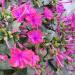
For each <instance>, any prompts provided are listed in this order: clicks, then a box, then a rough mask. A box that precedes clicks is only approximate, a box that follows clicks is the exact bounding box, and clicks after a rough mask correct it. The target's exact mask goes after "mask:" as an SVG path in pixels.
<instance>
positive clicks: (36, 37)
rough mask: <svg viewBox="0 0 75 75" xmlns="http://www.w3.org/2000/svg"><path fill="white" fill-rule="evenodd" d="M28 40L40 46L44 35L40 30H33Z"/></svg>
mask: <svg viewBox="0 0 75 75" xmlns="http://www.w3.org/2000/svg"><path fill="white" fill-rule="evenodd" d="M28 38H29V41H30V42H31V43H32V44H40V43H42V42H43V34H42V32H41V31H40V30H32V31H30V32H28Z"/></svg>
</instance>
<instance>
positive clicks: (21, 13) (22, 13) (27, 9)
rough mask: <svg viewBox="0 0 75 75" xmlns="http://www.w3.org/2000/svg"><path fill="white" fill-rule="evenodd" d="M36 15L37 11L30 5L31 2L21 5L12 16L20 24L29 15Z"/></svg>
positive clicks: (13, 11) (14, 10)
mask: <svg viewBox="0 0 75 75" xmlns="http://www.w3.org/2000/svg"><path fill="white" fill-rule="evenodd" d="M33 13H36V10H35V9H34V8H33V7H32V6H31V5H30V3H29V2H27V3H25V4H23V5H20V6H19V7H16V8H13V10H12V16H13V17H14V18H16V19H17V20H18V21H19V22H22V21H24V19H25V17H26V16H27V15H31V14H33Z"/></svg>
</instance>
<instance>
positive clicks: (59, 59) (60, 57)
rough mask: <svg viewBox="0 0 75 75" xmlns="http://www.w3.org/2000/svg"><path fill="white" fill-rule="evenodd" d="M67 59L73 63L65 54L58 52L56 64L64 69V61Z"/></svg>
mask: <svg viewBox="0 0 75 75" xmlns="http://www.w3.org/2000/svg"><path fill="white" fill-rule="evenodd" d="M65 59H67V60H68V61H69V62H73V59H72V58H71V57H70V56H68V55H67V54H65V52H63V53H62V52H58V53H57V55H56V63H57V65H58V66H61V67H64V60H65Z"/></svg>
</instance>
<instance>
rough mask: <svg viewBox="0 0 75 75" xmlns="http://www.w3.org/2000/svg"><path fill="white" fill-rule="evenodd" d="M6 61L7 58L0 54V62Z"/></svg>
mask: <svg viewBox="0 0 75 75" xmlns="http://www.w3.org/2000/svg"><path fill="white" fill-rule="evenodd" d="M7 59H8V56H7V55H2V54H0V61H5V60H7Z"/></svg>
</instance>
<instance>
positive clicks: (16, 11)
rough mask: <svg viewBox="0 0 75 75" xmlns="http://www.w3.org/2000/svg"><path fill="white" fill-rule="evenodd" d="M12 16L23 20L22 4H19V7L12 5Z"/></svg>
mask: <svg viewBox="0 0 75 75" xmlns="http://www.w3.org/2000/svg"><path fill="white" fill-rule="evenodd" d="M12 16H13V18H16V19H17V20H18V21H19V22H21V21H23V20H24V16H25V14H24V5H21V6H19V7H14V8H13V10H12Z"/></svg>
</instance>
